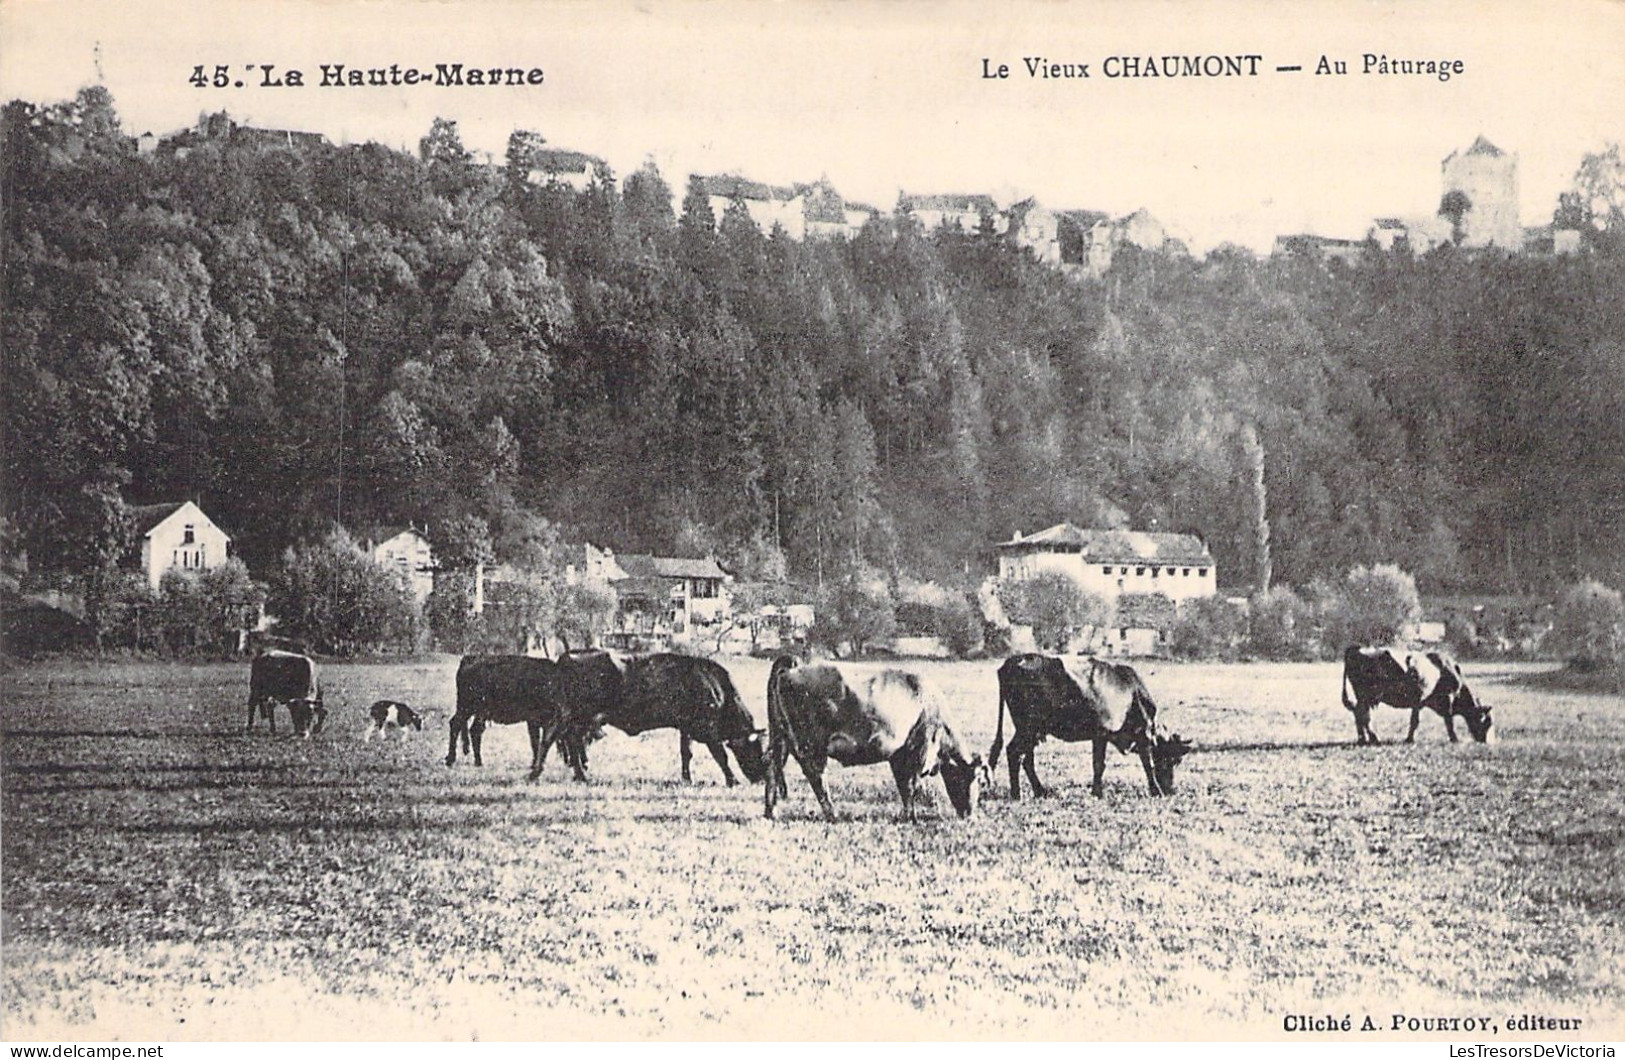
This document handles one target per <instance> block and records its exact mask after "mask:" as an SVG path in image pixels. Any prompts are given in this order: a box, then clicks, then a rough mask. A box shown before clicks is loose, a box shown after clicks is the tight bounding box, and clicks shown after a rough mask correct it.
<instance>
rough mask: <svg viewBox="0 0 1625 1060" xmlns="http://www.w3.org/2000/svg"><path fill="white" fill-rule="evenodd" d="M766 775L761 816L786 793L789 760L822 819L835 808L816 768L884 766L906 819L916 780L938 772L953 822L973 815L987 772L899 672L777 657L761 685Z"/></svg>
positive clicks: (914, 682)
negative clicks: (829, 765) (803, 663)
mask: <svg viewBox="0 0 1625 1060" xmlns="http://www.w3.org/2000/svg"><path fill="white" fill-rule="evenodd" d="M767 728H768V769H767V783H766V785H765V788H766V793H765V794H766V798H765V813H766V816H768V817H769V818H771V817H772V816H773V808H774V805H775V803H776V802H777V801H778V799H780V798H783V797H784V796H785V795H786V794H787V790H786V787H785V782H784V763H785V760H786V759H788V758H789V757H790V756H791V755H794V756H795V759H796V761H797V762H798V763H800V765H801V771H802V773H804V774H806V777H807V783H809V784H811V785H812V789H813V794H814V795H816V796H817V797H818V805H819V806H820V807H821V808H822V809H823V811H824V817H825V819H827V820H830V821H833V820H835V808H834V807H833V806H831V805H830V801H829V794H828V793H827V792H825V790H824V766H825V765H826V763H827V761H828V759H831V758H833V759H835V761H837V762H839V763H841V764H842V765H843V766H864V765H876V764H878V763H880V762H887V763H889V764H890V765H891V771H892V778H893V779H894V780H896V782H897V792H898V794H899V795H901V796H902V798H903V816H904V818H906V819H908V820H913V819H914V799H915V796H916V795H917V794H918V793H919V787H920V778H921V777H927V776H930V775H931V774H933V773H938V772H940V773H941V774H942V783H943V786H944V787H945V788H947V789H948V799H949V801H951V802H952V803H953V806H954V810H955V812H957V813H958V814H959V816H961V817H969V816H971V815H972V814H974V813H975V812H976V804H977V802H978V800H979V798H980V795H981V790H980V789H981V786H982V785H983V784H984V783H986V778H987V767H986V766H984V765H983V764H982V756H981V755H972V756H970V757H968V758H967V757H966V756H965V753H964V751H963V750H962V749H961V747H960V743H959V740H958V738H957V737H955V736H954V733H953V730H952V729H950V728H949V727H948V723H947V722H945V721H944V720H943V719H942V714H941V712H940V711H939V709H938V707H937V704H936V703H935V702H934V701H933V700H932V699H931V698H930V697H929V696H928V695H927V694H926V693H925V691H924V690H923V689H922V688H921V685H920V679H919V677H918V676H916V675H915V674H912V673H907V672H905V671H902V670H893V669H884V670H876V671H873V672H870V673H863V672H859V671H856V670H853V669H851V668H850V667H846V666H841V665H838V664H835V663H817V664H814V665H810V666H797V665H796V660H795V659H794V658H793V657H791V656H788V655H781V656H780V657H779V658H777V659H774V660H773V668H772V670H771V671H770V672H769V675H768V679H767Z"/></svg>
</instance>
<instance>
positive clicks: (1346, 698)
mask: <svg viewBox="0 0 1625 1060" xmlns="http://www.w3.org/2000/svg"><path fill="white" fill-rule="evenodd" d="M1353 687H1354V686H1353V685H1352V684H1351V683H1350V682H1349V661H1348V659H1347V658H1346V657H1345V658H1344V659H1343V687H1342V688H1341V689H1340V691H1341V692H1342V694H1343V709H1344V710H1353V709H1354V698H1353V697H1351V696H1350V695H1349V692H1350V691H1351V690H1352V689H1353Z"/></svg>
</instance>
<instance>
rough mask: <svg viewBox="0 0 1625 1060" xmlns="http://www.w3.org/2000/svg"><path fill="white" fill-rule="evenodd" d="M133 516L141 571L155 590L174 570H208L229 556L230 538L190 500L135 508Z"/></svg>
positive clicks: (133, 508) (132, 512)
mask: <svg viewBox="0 0 1625 1060" xmlns="http://www.w3.org/2000/svg"><path fill="white" fill-rule="evenodd" d="M130 515H131V518H132V519H133V520H134V523H135V532H136V534H138V535H139V536H140V538H141V570H142V571H143V572H144V573H145V574H146V576H147V581H148V583H149V584H151V585H152V588H153V590H154V591H156V590H157V589H158V586H159V585H160V584H161V583H162V582H163V580H164V575H165V574H167V573H168V572H169V571H171V570H183V571H205V570H209V569H210V568H212V567H218V566H219V565H220V564H222V563H224V562H225V561H226V558H227V556H229V555H230V547H231V537H230V535H228V534H227V533H226V532H225V531H224V530H221V529H220V528H219V527H218V526H216V525H214V520H213V519H210V518H209V517H208V516H207V515H204V514H203V509H201V508H199V507H198V506H197V505H196V504H193V503H192V502H191V501H175V502H170V503H166V504H142V505H136V506H134V507H132V508H131V509H130Z"/></svg>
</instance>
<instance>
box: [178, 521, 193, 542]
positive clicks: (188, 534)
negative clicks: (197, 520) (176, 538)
mask: <svg viewBox="0 0 1625 1060" xmlns="http://www.w3.org/2000/svg"><path fill="white" fill-rule="evenodd" d="M196 540H197V528H196V527H195V526H193V525H192V524H191V523H187V524H186V529H185V530H183V531H182V532H181V544H183V545H190V544H191V543H192V542H194V541H196Z"/></svg>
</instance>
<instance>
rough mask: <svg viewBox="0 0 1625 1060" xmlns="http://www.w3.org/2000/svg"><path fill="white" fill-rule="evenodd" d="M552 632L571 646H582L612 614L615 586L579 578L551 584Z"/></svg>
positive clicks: (588, 641)
mask: <svg viewBox="0 0 1625 1060" xmlns="http://www.w3.org/2000/svg"><path fill="white" fill-rule="evenodd" d="M555 589H556V591H555V592H554V594H553V607H552V615H551V618H552V626H553V635H554V636H556V637H558V638H559V640H560V641H562V642H563V643H565V644H568V645H570V646H571V647H585V646H586V645H588V644H591V643H592V641H593V637H594V636H596V635H597V634H598V632H599V631H600V630H602V629H605V628H606V627H607V626H608V625H609V620H610V618H611V617H612V616H613V615H614V614H615V603H616V596H615V590H614V589H612V588H610V586H609V584H608V583H607V582H598V581H590V580H587V581H579V582H572V583H569V584H565V585H555Z"/></svg>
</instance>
